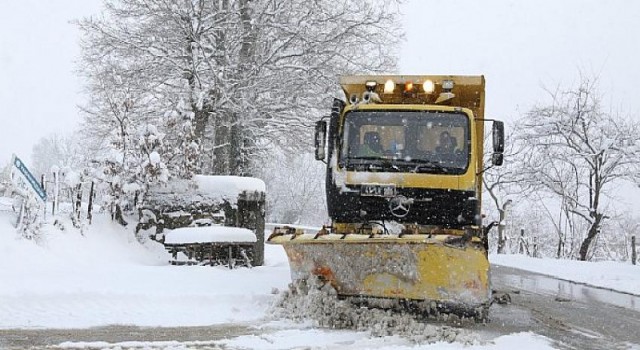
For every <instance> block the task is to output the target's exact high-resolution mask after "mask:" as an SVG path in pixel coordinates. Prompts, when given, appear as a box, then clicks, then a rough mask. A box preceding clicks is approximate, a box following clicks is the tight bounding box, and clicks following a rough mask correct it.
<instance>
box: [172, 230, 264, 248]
mask: <svg viewBox="0 0 640 350" xmlns="http://www.w3.org/2000/svg"><path fill="white" fill-rule="evenodd" d="M256 240H257V239H256V235H255V234H254V233H253V232H252V231H251V230H249V229H246V228H240V227H227V226H203V227H181V228H177V229H174V230H171V231H169V232H167V234H166V235H165V236H164V243H165V244H180V243H183V244H184V243H213V242H251V243H253V242H256Z"/></svg>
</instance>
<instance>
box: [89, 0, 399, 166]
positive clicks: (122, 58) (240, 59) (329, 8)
mask: <svg viewBox="0 0 640 350" xmlns="http://www.w3.org/2000/svg"><path fill="white" fill-rule="evenodd" d="M105 6H106V7H105V12H104V15H103V16H102V17H99V18H88V19H85V20H82V21H80V22H79V26H80V28H81V30H82V32H83V35H84V37H83V50H84V56H83V57H84V58H83V61H84V63H85V65H84V72H85V73H86V74H87V76H88V77H89V79H90V80H91V81H96V80H103V81H105V80H104V79H102V78H101V77H102V76H103V74H105V73H106V74H115V75H117V76H125V77H129V78H130V79H126V80H124V81H128V82H129V83H132V84H135V85H136V86H137V87H138V88H140V92H141V94H140V95H138V96H140V97H141V98H142V99H144V101H145V103H144V108H145V109H146V110H147V111H148V112H152V114H154V115H155V116H163V115H164V116H168V117H170V118H173V119H175V117H176V116H175V115H174V114H173V113H168V114H166V113H165V112H166V111H179V113H181V114H182V116H188V120H189V121H190V123H191V127H192V131H189V132H187V134H189V133H191V132H192V133H193V136H194V138H193V140H190V141H189V142H184V140H178V139H175V142H178V144H176V145H179V144H180V143H181V144H182V145H183V146H186V147H181V148H182V149H183V150H184V151H182V152H177V153H176V154H174V155H173V159H172V162H173V163H174V164H175V163H180V162H183V163H189V164H191V163H192V162H193V158H194V157H193V156H194V154H197V155H198V157H197V158H198V160H199V164H198V166H197V168H198V171H199V172H201V173H205V174H206V173H209V174H211V173H213V174H246V173H247V172H248V171H250V169H251V166H252V164H251V163H252V162H256V160H257V159H258V157H260V155H264V154H265V153H266V152H267V151H268V150H270V149H271V147H273V146H274V145H277V146H280V147H286V148H292V147H300V146H301V145H308V144H309V141H308V139H309V138H310V137H309V136H310V135H309V133H310V131H309V130H310V129H311V128H310V127H309V126H310V125H311V123H310V119H316V118H317V117H319V116H320V115H321V113H325V112H326V109H327V106H328V105H329V103H330V100H329V97H330V96H331V95H332V94H333V93H335V92H337V85H336V82H337V76H338V75H339V74H348V73H354V72H381V71H390V70H392V69H393V68H394V63H395V55H394V54H392V53H393V52H394V51H395V49H396V46H395V44H396V43H397V42H398V41H399V39H400V35H399V34H398V29H397V28H398V24H397V20H396V18H397V6H396V4H395V3H391V4H389V3H387V2H385V1H381V0H376V1H355V0H347V1H343V2H335V1H329V0H319V1H313V2H309V1H303V0H291V1H272V0H253V1H249V0H223V1H204V0H191V1H178V0H170V1H160V0H148V1H142V0H127V1H124V0H122V1H119V0H107V1H105ZM105 60H107V61H114V62H117V64H113V65H112V68H113V69H112V70H109V69H99V70H95V69H93V68H92V67H94V66H95V64H98V65H104V63H103V61H105ZM133 78H135V80H134V79H133ZM106 87H107V90H108V91H109V90H111V89H110V88H109V87H108V85H107V86H106ZM93 95H94V97H97V98H100V99H105V97H106V96H104V95H100V94H96V93H95V92H93ZM157 125H158V126H159V127H160V124H157ZM162 125H165V126H166V127H167V128H169V127H174V128H175V127H177V128H178V129H180V130H183V131H184V123H182V122H180V123H175V122H171V121H168V120H165V121H164V123H162ZM162 131H163V132H165V133H166V134H167V135H171V134H172V133H170V132H169V129H166V130H164V129H163V130H162ZM185 132H186V131H185ZM167 141H169V139H167ZM176 145H171V146H172V147H174V148H176ZM176 157H177V158H176ZM180 157H186V158H189V159H186V160H180V159H178V158H180ZM172 162H170V164H169V167H170V168H171V163H172ZM190 173H192V171H187V172H185V173H184V174H182V175H184V176H189V174H190Z"/></svg>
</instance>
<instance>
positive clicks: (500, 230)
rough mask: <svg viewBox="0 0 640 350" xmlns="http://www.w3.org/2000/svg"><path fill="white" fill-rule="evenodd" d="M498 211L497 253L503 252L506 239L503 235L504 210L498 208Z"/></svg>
mask: <svg viewBox="0 0 640 350" xmlns="http://www.w3.org/2000/svg"><path fill="white" fill-rule="evenodd" d="M499 213H500V222H499V223H498V254H504V246H505V243H506V241H507V240H506V238H505V236H504V219H505V217H504V216H505V214H504V213H505V210H504V209H500V210H499Z"/></svg>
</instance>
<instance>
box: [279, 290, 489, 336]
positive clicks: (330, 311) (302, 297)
mask: <svg viewBox="0 0 640 350" xmlns="http://www.w3.org/2000/svg"><path fill="white" fill-rule="evenodd" d="M271 315H272V317H274V318H285V319H290V320H293V321H294V322H304V321H306V320H311V321H312V322H313V323H314V326H316V327H323V328H330V329H346V330H355V331H365V332H369V333H370V334H371V335H372V336H374V337H388V336H399V337H402V338H406V339H408V340H410V341H411V342H413V343H416V344H432V343H436V342H447V343H453V342H456V343H461V344H466V345H471V344H478V343H479V339H478V338H477V337H476V336H475V335H474V334H473V333H471V332H469V331H467V330H464V329H461V328H454V327H451V326H446V325H434V324H429V323H425V322H424V321H419V320H416V318H415V317H414V316H412V315H409V314H406V313H397V312H392V311H390V310H382V309H375V308H365V307H358V306H356V305H354V304H352V303H351V302H349V301H345V300H339V299H338V298H337V296H336V295H335V292H333V289H332V288H330V287H325V288H318V286H315V285H311V286H310V287H309V288H308V290H307V288H306V287H300V286H297V287H295V288H292V287H290V289H289V290H286V291H284V292H281V293H280V295H279V298H278V299H277V300H276V301H275V302H274V304H273V306H272V308H271Z"/></svg>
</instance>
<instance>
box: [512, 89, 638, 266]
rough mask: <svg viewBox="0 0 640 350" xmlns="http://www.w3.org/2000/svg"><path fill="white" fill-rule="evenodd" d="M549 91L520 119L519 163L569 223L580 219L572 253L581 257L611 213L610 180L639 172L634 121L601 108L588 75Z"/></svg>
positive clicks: (625, 177)
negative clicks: (575, 251)
mask: <svg viewBox="0 0 640 350" xmlns="http://www.w3.org/2000/svg"><path fill="white" fill-rule="evenodd" d="M550 97H551V101H550V103H548V104H546V105H540V106H536V107H534V108H533V109H532V110H531V111H530V112H529V113H527V115H526V117H525V118H524V119H523V120H522V121H521V122H522V126H523V127H522V128H521V129H520V132H519V134H518V135H517V139H518V142H521V143H522V145H523V149H524V150H525V152H524V153H523V157H521V158H520V159H519V161H520V168H521V170H522V173H523V174H525V175H526V177H527V180H526V181H527V184H528V185H530V186H532V189H533V190H535V191H539V192H542V193H545V194H548V195H551V196H552V197H553V198H555V199H557V202H559V203H560V204H559V205H560V207H561V210H563V211H564V212H565V215H566V217H567V218H568V219H569V220H571V223H569V224H570V225H574V226H576V227H580V226H581V225H580V224H585V225H584V226H585V232H584V233H583V235H582V237H583V240H582V243H581V244H580V248H579V251H578V256H579V259H580V260H587V259H588V258H589V253H590V248H591V246H592V243H593V242H594V240H595V239H596V237H597V236H598V234H599V233H600V231H601V230H602V227H603V224H604V222H605V221H606V220H607V219H608V218H609V217H610V216H611V210H612V208H611V207H610V206H609V205H608V204H607V198H608V197H609V196H610V195H611V190H612V189H613V188H614V185H615V183H616V182H617V181H622V180H625V179H627V180H628V179H632V178H633V177H634V176H636V175H637V174H638V173H639V172H640V126H639V125H638V123H634V122H631V121H629V120H626V119H624V118H622V117H620V116H617V115H615V114H613V113H611V112H608V111H606V110H604V108H603V106H602V104H601V100H602V99H601V97H600V96H599V95H598V92H597V88H596V84H595V81H594V80H590V79H585V78H583V79H582V80H581V82H580V84H579V85H578V86H576V87H574V88H571V89H567V90H562V91H551V92H550ZM573 219H575V220H573Z"/></svg>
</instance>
